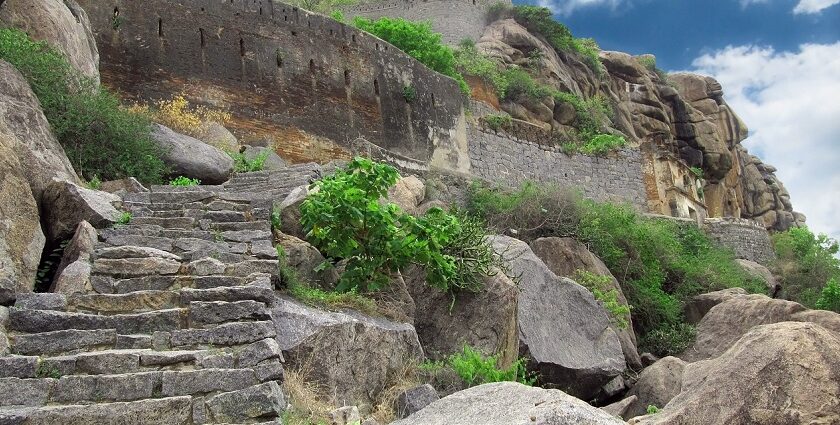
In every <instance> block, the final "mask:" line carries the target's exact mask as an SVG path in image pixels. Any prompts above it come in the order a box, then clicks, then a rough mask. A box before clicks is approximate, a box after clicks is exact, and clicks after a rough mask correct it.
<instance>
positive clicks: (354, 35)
mask: <svg viewBox="0 0 840 425" xmlns="http://www.w3.org/2000/svg"><path fill="white" fill-rule="evenodd" d="M353 42H354V43H355V42H356V34H353Z"/></svg>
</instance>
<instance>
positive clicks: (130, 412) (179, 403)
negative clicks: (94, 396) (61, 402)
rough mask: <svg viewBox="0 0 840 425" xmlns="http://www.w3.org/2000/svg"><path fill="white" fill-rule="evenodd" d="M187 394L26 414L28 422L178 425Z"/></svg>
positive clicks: (186, 409)
mask: <svg viewBox="0 0 840 425" xmlns="http://www.w3.org/2000/svg"><path fill="white" fill-rule="evenodd" d="M190 407H191V405H190V397H170V398H159V399H150V400H141V401H134V402H129V403H101V404H91V405H71V406H50V407H46V408H41V409H38V410H35V411H33V412H31V413H29V414H28V415H27V416H28V421H29V422H30V423H37V424H44V425H89V424H121V425H145V424H161V425H164V424H165V425H179V424H183V423H187V421H188V420H189V418H190V411H191V409H190Z"/></svg>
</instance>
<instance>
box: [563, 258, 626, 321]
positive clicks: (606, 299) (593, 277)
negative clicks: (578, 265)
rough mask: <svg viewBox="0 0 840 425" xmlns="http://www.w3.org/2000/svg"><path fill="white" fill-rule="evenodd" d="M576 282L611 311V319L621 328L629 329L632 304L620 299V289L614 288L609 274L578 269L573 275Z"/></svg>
mask: <svg viewBox="0 0 840 425" xmlns="http://www.w3.org/2000/svg"><path fill="white" fill-rule="evenodd" d="M573 279H574V281H575V282H577V283H578V284H580V285H581V286H583V287H584V288H586V289H588V290H589V291H590V292H592V295H594V296H595V299H596V300H598V301H599V302H600V303H601V305H602V306H603V307H604V309H605V310H606V311H607V313H609V315H610V320H611V321H612V322H613V323H614V324H615V325H616V326H617V327H618V328H619V329H627V326H629V325H630V323H629V322H628V321H627V317H628V316H629V315H630V306H627V305H624V304H621V303H620V302H619V301H618V290H617V289H616V288H613V286H612V279H610V277H609V276H601V275H599V274H595V273H592V272H590V271H587V270H577V271H576V272H575V275H574V276H573Z"/></svg>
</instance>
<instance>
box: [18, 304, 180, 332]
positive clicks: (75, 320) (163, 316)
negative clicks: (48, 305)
mask: <svg viewBox="0 0 840 425" xmlns="http://www.w3.org/2000/svg"><path fill="white" fill-rule="evenodd" d="M187 314H188V311H187V310H185V309H178V308H173V309H168V310H156V311H151V312H145V313H136V314H114V315H108V316H105V315H97V314H86V313H74V312H63V311H53V310H24V309H18V308H15V307H12V308H10V309H9V327H8V329H9V330H10V331H15V332H18V333H32V334H34V333H38V332H53V331H67V330H104V329H113V330H116V331H117V332H118V333H121V334H151V333H152V332H155V331H171V330H176V329H182V328H184V327H186V322H185V321H184V317H186V315H187Z"/></svg>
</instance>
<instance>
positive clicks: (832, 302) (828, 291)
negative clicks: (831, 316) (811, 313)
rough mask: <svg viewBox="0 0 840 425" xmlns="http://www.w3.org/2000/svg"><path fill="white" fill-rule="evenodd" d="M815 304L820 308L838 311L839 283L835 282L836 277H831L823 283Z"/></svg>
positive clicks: (839, 309)
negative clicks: (823, 285)
mask: <svg viewBox="0 0 840 425" xmlns="http://www.w3.org/2000/svg"><path fill="white" fill-rule="evenodd" d="M815 304H816V307H817V308H818V309H820V310H828V311H833V312H835V313H840V284H838V283H837V279H834V278H832V279H831V280H829V281H828V283H826V284H825V287H824V288H823V290H822V292H820V297H819V298H818V299H817V302H816V303H815Z"/></svg>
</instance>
